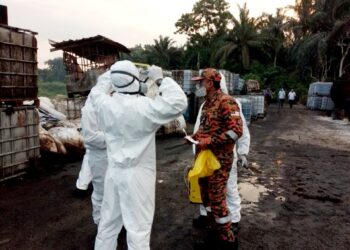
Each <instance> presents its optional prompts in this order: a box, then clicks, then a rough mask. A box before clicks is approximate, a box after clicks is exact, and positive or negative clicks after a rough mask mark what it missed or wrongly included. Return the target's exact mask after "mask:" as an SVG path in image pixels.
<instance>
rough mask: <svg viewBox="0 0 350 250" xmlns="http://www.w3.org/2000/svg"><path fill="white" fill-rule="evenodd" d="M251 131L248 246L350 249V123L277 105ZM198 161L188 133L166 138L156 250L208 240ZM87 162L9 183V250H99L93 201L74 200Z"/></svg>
mask: <svg viewBox="0 0 350 250" xmlns="http://www.w3.org/2000/svg"><path fill="white" fill-rule="evenodd" d="M189 130H190V129H189ZM189 130H188V131H189ZM250 131H251V134H252V145H251V153H250V155H249V160H250V166H251V169H252V170H253V171H248V170H243V169H239V182H240V187H241V194H242V220H241V223H240V234H239V243H240V249H349V246H350V125H349V124H346V122H336V121H332V120H331V119H330V118H327V117H322V116H320V114H318V113H317V112H311V111H307V110H305V109H304V108H303V107H301V106H296V107H295V108H294V109H293V110H290V109H289V108H287V107H285V108H284V109H283V110H281V111H280V112H278V110H277V108H276V106H271V107H270V108H269V110H268V115H267V116H266V117H265V118H264V119H259V120H257V121H254V122H253V123H252V125H251V127H250ZM192 161H193V156H192V152H191V148H190V147H189V146H188V145H186V144H185V143H184V141H183V139H182V138H181V137H178V136H173V137H161V138H158V140H157V171H158V173H157V193H156V212H155V218H154V224H153V230H152V239H151V248H152V249H154V250H156V249H157V250H164V249H178V250H190V249H192V245H193V242H194V241H196V238H198V237H199V233H198V232H197V231H195V230H193V229H192V218H194V217H196V216H197V215H198V207H197V206H196V205H193V204H190V203H189V202H188V199H187V190H186V187H185V183H184V169H185V167H187V166H189V165H191V163H192ZM80 165H81V161H77V162H73V163H65V164H63V163H57V161H55V162H53V163H45V165H44V169H41V170H40V171H38V172H36V173H34V174H31V175H26V176H24V177H22V178H17V179H15V180H10V181H6V182H2V183H0V214H1V216H0V225H1V226H0V249H16V250H21V249H23V250H24V249H26V250H30V249H33V250H34V249H35V250H37V249H45V250H49V249H72V250H73V249H74V250H76V249H93V245H94V238H95V235H96V227H95V225H94V224H93V221H92V218H91V201H90V197H89V196H86V197H83V198H80V199H78V198H76V197H74V196H73V191H74V189H75V181H76V178H77V175H78V172H79V170H80ZM247 185H248V186H249V187H250V188H252V189H249V192H247V191H246V190H245V189H246V188H247ZM90 192H91V190H90ZM254 195H257V196H256V197H257V199H256V200H255V201H254V198H252V196H254Z"/></svg>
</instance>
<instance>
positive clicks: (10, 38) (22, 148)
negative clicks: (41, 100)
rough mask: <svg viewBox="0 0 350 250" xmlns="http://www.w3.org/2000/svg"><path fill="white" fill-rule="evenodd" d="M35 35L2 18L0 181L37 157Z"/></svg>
mask: <svg viewBox="0 0 350 250" xmlns="http://www.w3.org/2000/svg"><path fill="white" fill-rule="evenodd" d="M4 15H6V16H7V8H6V7H5V6H1V5H0V16H2V17H3V16H4ZM36 34H37V33H35V32H32V31H29V30H25V29H20V28H15V27H11V26H8V25H7V20H4V19H3V18H1V23H0V181H1V180H5V179H8V178H12V177H15V176H18V175H21V174H24V173H25V172H26V170H27V169H28V168H29V167H31V166H35V165H36V164H37V162H38V159H39V157H40V142H39V117H38V113H37V111H36V106H35V105H38V99H37V93H38V86H37V41H36V38H35V35H36ZM24 103H31V105H24Z"/></svg>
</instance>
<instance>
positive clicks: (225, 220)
mask: <svg viewBox="0 0 350 250" xmlns="http://www.w3.org/2000/svg"><path fill="white" fill-rule="evenodd" d="M215 221H216V223H218V224H226V223H229V222H231V216H230V215H228V216H226V217H221V218H215Z"/></svg>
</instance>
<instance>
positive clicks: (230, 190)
mask: <svg viewBox="0 0 350 250" xmlns="http://www.w3.org/2000/svg"><path fill="white" fill-rule="evenodd" d="M220 74H221V73H220ZM221 77H222V78H221V79H222V80H221V82H220V88H221V90H222V91H223V92H224V93H225V94H227V93H228V92H227V87H226V81H225V78H224V76H223V75H222V74H221ZM236 102H237V104H238V106H239V110H240V116H241V118H242V122H243V134H242V136H241V137H240V138H239V139H238V140H237V142H236V145H235V148H234V159H233V163H232V168H231V172H230V176H229V179H228V181H227V196H226V198H227V199H226V202H227V206H228V209H229V211H230V216H231V221H232V227H233V231H234V233H235V235H236V234H237V231H238V222H239V221H240V220H241V212H240V211H241V198H240V196H239V192H238V184H237V165H240V166H244V167H248V161H247V158H246V156H247V155H248V153H249V148H250V133H249V128H248V126H247V122H246V120H245V119H244V115H243V113H242V105H241V103H240V101H239V100H238V99H236ZM203 105H204V103H203V104H202V106H201V107H200V109H199V112H198V116H197V120H196V123H195V126H194V131H193V133H196V132H197V130H198V128H199V124H200V117H201V111H202V107H203ZM193 150H195V147H193ZM194 153H195V151H194ZM238 163H239V164H238ZM199 211H200V216H199V217H198V218H196V219H193V224H194V226H195V227H205V226H206V221H207V220H206V216H207V211H206V209H205V207H204V206H203V205H202V204H201V205H200V206H199Z"/></svg>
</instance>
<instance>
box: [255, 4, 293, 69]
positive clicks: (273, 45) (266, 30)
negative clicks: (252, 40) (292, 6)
mask: <svg viewBox="0 0 350 250" xmlns="http://www.w3.org/2000/svg"><path fill="white" fill-rule="evenodd" d="M258 20H259V21H258V26H259V28H260V29H261V39H262V40H263V43H264V46H266V47H267V48H269V49H270V50H272V53H273V65H274V67H276V66H277V58H278V55H279V52H280V50H281V49H282V48H283V45H284V44H285V42H286V34H285V31H286V16H285V15H284V14H283V12H282V9H277V11H276V16H273V15H268V14H263V15H262V16H261V17H260V18H259V19H258Z"/></svg>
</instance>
